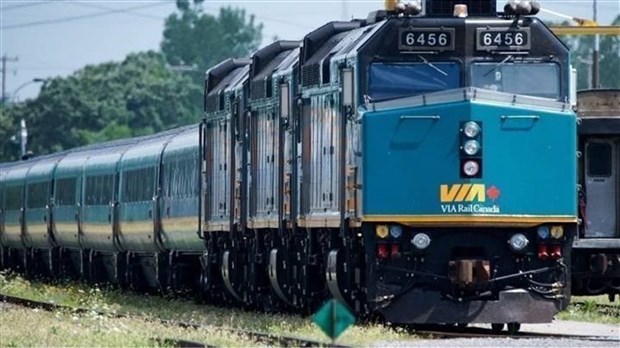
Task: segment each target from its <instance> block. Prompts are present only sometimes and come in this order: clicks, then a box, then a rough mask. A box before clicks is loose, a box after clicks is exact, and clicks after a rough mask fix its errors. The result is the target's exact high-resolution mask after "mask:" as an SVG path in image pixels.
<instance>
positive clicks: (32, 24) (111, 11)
mask: <svg viewBox="0 0 620 348" xmlns="http://www.w3.org/2000/svg"><path fill="white" fill-rule="evenodd" d="M169 4H170V2H156V3H150V4H146V5H139V6H134V7H127V8H123V9H109V10H105V11H101V12H95V13H90V14H85V15H80V16H72V17H64V18H57V19H48V20H43V21H36V22H29V23H21V24H13V25H6V26H4V27H1V28H0V29H2V30H8V29H19V28H29V27H35V26H41V25H47V24H57V23H65V22H72V21H77V20H82V19H86V18H94V17H102V16H107V15H110V14H114V13H123V12H129V11H133V10H141V9H145V8H152V7H157V6H162V5H169Z"/></svg>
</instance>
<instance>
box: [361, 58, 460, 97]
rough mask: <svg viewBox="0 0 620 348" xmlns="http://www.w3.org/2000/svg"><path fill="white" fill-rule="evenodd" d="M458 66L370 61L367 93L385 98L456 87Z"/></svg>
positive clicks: (446, 63) (450, 64)
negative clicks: (371, 62)
mask: <svg viewBox="0 0 620 348" xmlns="http://www.w3.org/2000/svg"><path fill="white" fill-rule="evenodd" d="M460 85H461V66H460V64H458V63H455V62H432V63H431V62H428V61H426V60H424V59H423V61H422V62H416V63H411V62H407V63H373V64H371V65H370V78H369V95H370V97H371V98H372V99H373V100H386V99H393V98H399V97H405V96H412V95H416V94H422V93H430V92H437V91H443V90H448V89H453V88H458V87H460Z"/></svg>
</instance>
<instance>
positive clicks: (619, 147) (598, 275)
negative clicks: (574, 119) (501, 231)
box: [572, 89, 620, 301]
mask: <svg viewBox="0 0 620 348" xmlns="http://www.w3.org/2000/svg"><path fill="white" fill-rule="evenodd" d="M577 101H578V105H577V110H578V116H579V118H580V120H581V122H580V124H579V126H578V132H579V152H580V153H581V156H580V157H579V158H580V160H579V174H580V176H579V183H580V190H579V216H580V218H581V219H582V221H583V223H582V224H580V228H579V233H578V235H577V237H576V238H575V242H574V243H573V267H572V272H573V273H572V278H573V282H572V293H573V294H574V295H600V294H607V295H608V296H609V298H610V300H612V301H613V300H614V298H615V296H616V295H618V294H620V173H619V172H620V90H618V89H615V90H614V89H606V90H605V89H603V90H600V89H599V90H587V91H580V92H579V94H578V98H577Z"/></svg>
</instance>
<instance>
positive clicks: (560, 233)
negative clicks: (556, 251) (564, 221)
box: [551, 226, 564, 239]
mask: <svg viewBox="0 0 620 348" xmlns="http://www.w3.org/2000/svg"><path fill="white" fill-rule="evenodd" d="M562 237H564V227H562V226H551V238H553V239H561V238H562Z"/></svg>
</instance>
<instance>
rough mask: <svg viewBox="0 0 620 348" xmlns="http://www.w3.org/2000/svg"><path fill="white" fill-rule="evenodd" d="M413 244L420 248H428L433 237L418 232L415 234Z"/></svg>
mask: <svg viewBox="0 0 620 348" xmlns="http://www.w3.org/2000/svg"><path fill="white" fill-rule="evenodd" d="M411 244H413V246H415V247H416V248H418V249H420V250H423V249H426V248H428V246H429V245H430V244H431V237H429V236H428V234H426V233H418V234H416V235H415V236H413V239H412V240H411Z"/></svg>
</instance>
